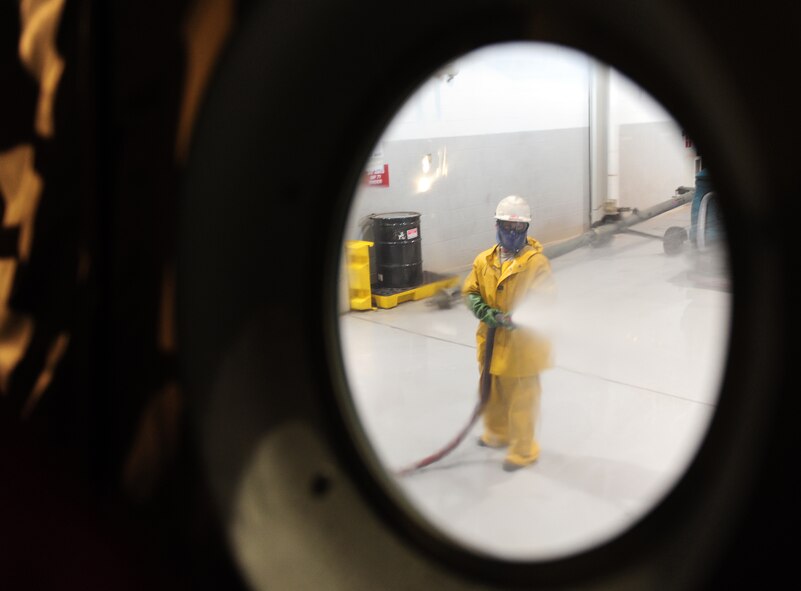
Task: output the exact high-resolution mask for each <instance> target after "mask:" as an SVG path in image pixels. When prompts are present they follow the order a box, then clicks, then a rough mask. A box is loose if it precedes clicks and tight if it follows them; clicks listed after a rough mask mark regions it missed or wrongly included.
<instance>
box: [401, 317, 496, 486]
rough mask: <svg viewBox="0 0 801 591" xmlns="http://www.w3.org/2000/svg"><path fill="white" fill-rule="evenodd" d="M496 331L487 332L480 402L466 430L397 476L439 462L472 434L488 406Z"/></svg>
mask: <svg viewBox="0 0 801 591" xmlns="http://www.w3.org/2000/svg"><path fill="white" fill-rule="evenodd" d="M495 330H496V328H495V327H494V326H490V327H489V328H488V330H487V340H486V348H485V349H484V364H483V368H482V371H481V377H480V379H479V382H478V402H477V403H476V407H475V408H474V409H473V414H472V415H471V416H470V421H468V423H467V425H465V426H464V428H463V429H462V430H461V431H459V433H458V434H457V435H456V437H454V438H453V439H452V440H451V441H450V442H449V443H448V444H447V445H446V446H445V447H443V448H442V449H440V450H439V451H437V452H435V453H433V454H431V455H429V456H426V457H424V458H423V459H422V460H418V461H417V462H415V463H414V464H411V465H410V466H408V467H406V468H404V469H402V470H398V471H397V472H396V473H395V474H396V475H397V476H407V475H409V474H411V473H412V472H415V471H417V470H419V469H421V468H425V467H426V466H430V465H431V464H433V463H434V462H438V461H439V460H441V459H442V458H444V457H445V456H447V455H448V454H449V453H451V452H452V451H453V450H454V449H456V448H457V447H458V446H459V444H460V443H461V442H462V441H464V438H465V437H467V434H468V433H469V432H470V429H472V428H473V425H475V424H476V421H477V420H478V417H480V416H481V413H482V412H484V407H485V406H486V405H487V401H488V400H489V396H490V385H491V383H492V378H491V376H490V371H489V370H490V362H491V361H492V349H493V347H494V345H495Z"/></svg>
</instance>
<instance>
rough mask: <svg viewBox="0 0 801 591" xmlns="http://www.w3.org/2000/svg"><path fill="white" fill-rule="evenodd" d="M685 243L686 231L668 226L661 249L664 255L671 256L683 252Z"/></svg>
mask: <svg viewBox="0 0 801 591" xmlns="http://www.w3.org/2000/svg"><path fill="white" fill-rule="evenodd" d="M685 242H687V230H685V229H684V228H681V227H679V226H670V227H669V228H668V229H667V230H665V236H664V237H663V238H662V247H663V248H664V249H665V254H668V255H671V256H672V255H676V254H679V253H680V252H681V251H682V250H684V243H685Z"/></svg>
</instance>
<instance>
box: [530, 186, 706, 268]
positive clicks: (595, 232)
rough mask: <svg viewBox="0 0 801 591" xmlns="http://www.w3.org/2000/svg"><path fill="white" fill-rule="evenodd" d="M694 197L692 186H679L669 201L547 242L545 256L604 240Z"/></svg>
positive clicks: (554, 255) (560, 254) (558, 254)
mask: <svg viewBox="0 0 801 591" xmlns="http://www.w3.org/2000/svg"><path fill="white" fill-rule="evenodd" d="M692 199H693V188H692V187H679V188H678V189H676V195H674V196H673V197H671V198H670V199H668V200H667V201H663V202H661V203H657V204H656V205H653V206H651V207H649V208H647V209H642V210H639V209H634V210H632V212H631V215H629V216H627V217H625V218H623V219H621V220H618V221H616V222H610V223H608V224H603V225H602V226H598V227H596V228H592V229H590V230H588V231H587V232H584V233H583V234H580V235H579V236H575V237H573V238H568V239H567V240H562V241H560V242H553V243H551V244H547V245H545V247H544V248H543V252H544V254H545V256H546V257H548V258H549V259H554V258H556V257H559V256H562V255H564V254H567V253H569V252H572V251H574V250H576V249H577V248H581V247H582V246H587V245H590V244H595V243H598V242H602V241H603V240H604V239H605V238H606V237H608V236H612V235H613V234H617V233H618V232H623V231H625V230H626V229H628V228H630V227H631V226H633V225H635V224H639V223H641V222H644V221H646V220H650V219H651V218H653V217H656V216H658V215H661V214H663V213H665V212H668V211H670V210H671V209H675V208H676V207H679V206H680V205H684V204H685V203H689V202H690V201H692Z"/></svg>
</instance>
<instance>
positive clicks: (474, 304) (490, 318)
mask: <svg viewBox="0 0 801 591" xmlns="http://www.w3.org/2000/svg"><path fill="white" fill-rule="evenodd" d="M467 304H468V306H470V309H471V310H472V311H473V314H475V316H476V318H478V319H479V320H481V322H483V323H485V324H487V325H488V326H491V327H493V328H514V326H513V325H512V318H511V316H509V315H508V314H505V313H504V312H501V311H500V310H498V309H497V308H490V307H489V306H488V305H487V304H486V302H484V300H483V299H481V296H480V295H479V294H477V293H470V294H468V295H467Z"/></svg>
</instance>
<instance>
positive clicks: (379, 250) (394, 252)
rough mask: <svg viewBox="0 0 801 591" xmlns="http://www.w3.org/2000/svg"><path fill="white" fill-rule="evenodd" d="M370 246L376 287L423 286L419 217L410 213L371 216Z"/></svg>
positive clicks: (400, 212)
mask: <svg viewBox="0 0 801 591" xmlns="http://www.w3.org/2000/svg"><path fill="white" fill-rule="evenodd" d="M370 219H371V220H372V222H373V242H374V243H375V258H376V267H377V273H376V276H377V279H378V287H380V288H398V287H400V288H403V287H416V286H418V285H420V284H422V283H423V256H422V248H421V243H420V214H419V213H417V212H413V211H393V212H389V213H374V214H372V215H371V216H370Z"/></svg>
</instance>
